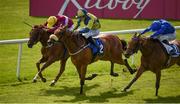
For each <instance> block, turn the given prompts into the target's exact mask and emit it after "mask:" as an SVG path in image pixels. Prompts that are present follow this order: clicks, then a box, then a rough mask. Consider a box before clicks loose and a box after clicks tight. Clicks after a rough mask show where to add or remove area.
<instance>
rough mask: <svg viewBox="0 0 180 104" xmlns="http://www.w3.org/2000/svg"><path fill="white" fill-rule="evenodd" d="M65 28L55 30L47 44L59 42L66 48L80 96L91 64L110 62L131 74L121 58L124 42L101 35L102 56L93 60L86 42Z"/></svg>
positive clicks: (124, 46)
mask: <svg viewBox="0 0 180 104" xmlns="http://www.w3.org/2000/svg"><path fill="white" fill-rule="evenodd" d="M66 28H67V27H61V28H59V29H57V30H56V31H55V34H54V35H51V36H50V39H49V42H50V43H51V42H53V41H61V42H63V43H64V44H65V46H66V47H67V49H68V51H69V54H70V56H71V61H72V62H73V64H74V65H75V67H76V69H77V71H78V74H79V78H80V94H83V85H84V83H85V75H86V71H87V66H88V65H89V64H91V63H92V62H95V61H97V60H105V61H111V62H112V63H117V64H121V65H126V66H127V68H128V69H129V70H131V72H132V71H133V70H132V69H131V68H130V66H129V64H128V63H127V60H123V58H122V54H123V51H124V50H125V48H126V44H125V43H124V42H125V41H124V40H120V39H119V38H118V37H117V36H114V35H101V36H100V37H99V38H100V39H101V40H102V42H103V44H104V54H103V55H102V56H96V57H95V58H93V55H92V51H91V49H90V48H89V47H88V43H86V40H85V39H84V38H83V37H82V36H81V35H80V34H79V33H76V32H71V31H68V30H67V29H66ZM92 59H94V60H92ZM132 73H133V72H132Z"/></svg>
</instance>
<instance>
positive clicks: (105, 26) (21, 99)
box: [0, 0, 180, 103]
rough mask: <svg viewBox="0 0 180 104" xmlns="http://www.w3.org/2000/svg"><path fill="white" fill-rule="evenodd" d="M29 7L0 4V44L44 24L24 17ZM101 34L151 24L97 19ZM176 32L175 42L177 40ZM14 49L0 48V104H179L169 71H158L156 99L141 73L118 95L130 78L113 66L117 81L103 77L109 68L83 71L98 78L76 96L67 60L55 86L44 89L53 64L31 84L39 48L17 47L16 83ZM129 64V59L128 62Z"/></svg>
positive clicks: (18, 0) (175, 78)
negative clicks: (159, 83)
mask: <svg viewBox="0 0 180 104" xmlns="http://www.w3.org/2000/svg"><path fill="white" fill-rule="evenodd" d="M28 6H29V2H28V1H27V0H0V11H1V12H0V17H1V18H0V23H1V24H0V40H5V39H19V38H27V37H28V33H29V31H30V29H31V28H29V27H28V26H26V25H24V24H23V21H27V22H29V23H31V24H41V23H43V22H44V21H45V20H46V17H44V18H37V17H30V16H29V15H28V13H29V10H28ZM74 21H76V20H74ZM100 21H101V24H102V29H101V31H111V30H123V29H138V28H144V27H147V26H148V25H149V24H150V23H151V21H152V20H111V19H101V20H100ZM170 22H172V24H173V25H180V22H179V21H172V20H171V21H170ZM179 34H180V30H178V31H177V38H178V39H180V36H179ZM119 37H120V38H124V39H126V40H129V38H130V37H131V34H126V35H119ZM17 54H18V45H16V44H15V45H0V103H43V102H49V103H53V102H54V103H59V102H67V103H69V102H78V103H81V102H83V103H106V102H108V103H132V102H135V103H153V102H158V103H172V102H174V103H175V102H178V103H180V84H179V83H180V76H179V74H180V70H179V67H178V66H176V65H175V66H173V67H171V68H169V69H168V70H163V71H162V77H161V86H160V89H159V97H155V96H154V93H155V75H154V74H153V73H152V72H145V73H144V74H143V75H142V76H141V78H140V79H139V80H138V81H137V82H136V83H135V84H134V85H133V86H132V88H131V90H130V91H129V92H127V93H122V92H121V89H122V88H123V87H124V86H125V85H127V84H128V82H129V81H130V80H131V79H132V78H133V76H134V75H130V74H129V73H127V72H122V69H123V68H124V66H120V65H115V71H116V72H118V73H119V77H117V78H114V77H111V76H109V75H108V74H109V68H110V63H109V62H104V61H98V62H96V63H93V64H91V65H89V66H88V72H87V76H88V75H90V74H92V73H98V74H99V76H98V77H97V78H95V79H94V80H92V81H86V83H85V87H84V91H85V94H84V95H80V94H79V78H78V75H77V72H76V69H75V67H74V65H72V63H71V60H70V59H69V60H68V62H67V65H66V70H65V72H64V73H63V75H62V77H61V78H60V80H59V81H58V82H57V84H56V86H54V87H49V84H50V82H51V80H53V78H54V77H55V75H56V73H57V72H58V69H59V62H56V63H54V64H53V65H52V66H50V67H49V68H47V69H46V70H45V71H44V72H43V75H44V76H45V78H47V82H46V83H43V82H41V81H40V80H39V81H38V82H37V83H32V82H31V81H32V78H33V77H34V75H35V74H36V72H37V69H36V66H35V63H36V62H37V61H38V59H39V58H40V57H41V55H40V44H38V45H36V46H35V47H33V49H29V48H27V46H26V44H23V52H22V61H21V78H22V79H23V82H18V81H17V79H16V63H17ZM129 61H130V63H131V59H130V60H129ZM135 65H136V66H139V65H140V54H139V53H138V54H137V55H135Z"/></svg>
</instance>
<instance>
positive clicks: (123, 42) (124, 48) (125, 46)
mask: <svg viewBox="0 0 180 104" xmlns="http://www.w3.org/2000/svg"><path fill="white" fill-rule="evenodd" d="M121 43H122V48H123V50H124V51H125V50H126V49H127V42H126V41H125V40H124V39H121Z"/></svg>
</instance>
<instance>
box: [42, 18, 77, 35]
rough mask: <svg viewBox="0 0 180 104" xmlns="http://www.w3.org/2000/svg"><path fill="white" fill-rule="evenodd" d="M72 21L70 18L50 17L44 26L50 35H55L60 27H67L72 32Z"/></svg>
mask: <svg viewBox="0 0 180 104" xmlns="http://www.w3.org/2000/svg"><path fill="white" fill-rule="evenodd" d="M73 24H74V23H73V21H72V19H70V18H68V17H67V16H64V15H57V16H50V17H49V18H48V19H47V21H46V23H45V24H44V26H45V27H46V28H47V29H48V30H47V31H48V32H50V33H54V31H55V30H56V29H58V28H59V27H60V26H67V27H68V30H70V31H72V30H73V28H74V26H73Z"/></svg>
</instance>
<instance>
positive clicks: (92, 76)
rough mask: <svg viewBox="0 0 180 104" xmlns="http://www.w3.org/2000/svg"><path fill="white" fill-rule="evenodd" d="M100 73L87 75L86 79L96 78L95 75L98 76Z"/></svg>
mask: <svg viewBox="0 0 180 104" xmlns="http://www.w3.org/2000/svg"><path fill="white" fill-rule="evenodd" d="M97 75H98V74H92V75H91V76H89V77H86V78H85V80H92V79H94V78H95V77H97Z"/></svg>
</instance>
